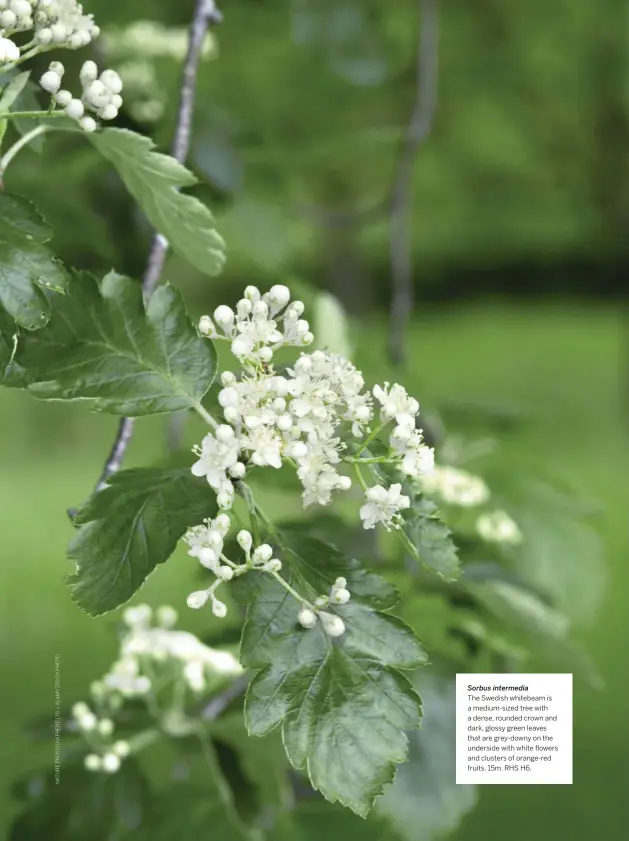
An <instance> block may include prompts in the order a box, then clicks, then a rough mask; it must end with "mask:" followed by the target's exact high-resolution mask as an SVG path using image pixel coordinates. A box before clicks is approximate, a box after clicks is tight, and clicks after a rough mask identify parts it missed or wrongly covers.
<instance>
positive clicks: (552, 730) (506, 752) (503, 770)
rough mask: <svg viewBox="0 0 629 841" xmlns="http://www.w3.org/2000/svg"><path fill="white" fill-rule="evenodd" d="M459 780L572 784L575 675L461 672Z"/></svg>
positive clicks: (458, 678) (458, 685)
mask: <svg viewBox="0 0 629 841" xmlns="http://www.w3.org/2000/svg"><path fill="white" fill-rule="evenodd" d="M456 782H457V784H459V783H480V784H481V785H482V784H485V785H488V784H489V785H491V784H493V785H527V784H536V785H540V784H542V785H571V784H572V675H570V674H567V675H564V674H559V675H557V674H552V675H544V674H532V675H527V674H517V675H514V674H472V675H457V676H456Z"/></svg>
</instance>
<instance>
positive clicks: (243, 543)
mask: <svg viewBox="0 0 629 841" xmlns="http://www.w3.org/2000/svg"><path fill="white" fill-rule="evenodd" d="M236 540H237V541H238V545H239V546H240V547H241V549H244V550H245V552H249V550H250V549H251V546H252V544H253V538H252V537H251V532H248V531H246V530H245V529H243V530H242V531H239V532H238V534H237V535H236Z"/></svg>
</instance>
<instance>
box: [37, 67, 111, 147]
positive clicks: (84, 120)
mask: <svg viewBox="0 0 629 841" xmlns="http://www.w3.org/2000/svg"><path fill="white" fill-rule="evenodd" d="M64 73H65V68H64V66H63V64H61V62H60V61H53V62H51V63H50V66H49V68H48V70H47V71H46V72H45V73H44V75H43V76H42V77H41V79H40V80H39V84H40V85H41V87H42V88H43V89H44V90H45V91H47V92H48V93H49V94H51V95H52V103H53V106H54V105H59V106H61V107H62V108H63V109H64V111H65V114H66V115H67V116H68V117H70V119H72V120H76V121H77V122H78V124H79V125H80V126H81V128H82V129H83V130H84V131H86V132H92V131H95V130H96V128H97V127H98V124H97V122H96V120H95V119H94V118H93V117H91V116H89V114H86V111H88V110H89V111H92V112H93V113H95V114H96V115H97V116H98V117H100V119H101V120H114V119H115V118H116V117H117V116H118V109H119V108H120V106H121V105H122V97H121V96H120V93H121V91H122V79H121V78H120V76H119V75H118V74H117V73H116V71H115V70H103V71H102V73H101V74H100V75H99V73H98V67H97V66H96V64H95V63H94V62H93V61H86V62H84V64H83V66H82V67H81V71H80V73H79V78H80V81H81V87H82V92H81V98H80V99H79V98H76V97H73V96H72V94H71V93H70V91H68V90H64V89H62V88H61V82H62V79H63V74H64Z"/></svg>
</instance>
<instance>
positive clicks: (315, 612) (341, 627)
mask: <svg viewBox="0 0 629 841" xmlns="http://www.w3.org/2000/svg"><path fill="white" fill-rule="evenodd" d="M349 600H350V592H349V590H348V589H347V580H346V579H345V578H337V579H336V581H335V582H334V584H333V585H332V587H331V589H330V594H329V595H328V596H319V597H318V598H317V599H315V602H314V605H312V607H310V606H308V605H306V604H305V605H304V606H303V607H302V609H301V610H300V611H299V613H298V614H297V621H298V622H299V624H300V625H301V626H302V628H314V627H315V625H316V624H317V620H320V621H321V627H322V628H323V630H324V632H325V633H326V634H327V635H328V636H329V637H340V636H341V635H342V634H344V633H345V623H344V622H343V620H342V619H341V617H340V616H336V614H334V613H329V612H328V611H327V610H323V608H325V607H327V606H328V605H330V604H334V605H339V604H347V602H348V601H349Z"/></svg>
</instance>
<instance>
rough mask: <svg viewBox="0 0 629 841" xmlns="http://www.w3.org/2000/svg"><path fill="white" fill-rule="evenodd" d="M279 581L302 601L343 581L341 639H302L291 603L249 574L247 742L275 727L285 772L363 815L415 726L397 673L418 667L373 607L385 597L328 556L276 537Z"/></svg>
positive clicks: (410, 698)
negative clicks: (301, 774)
mask: <svg viewBox="0 0 629 841" xmlns="http://www.w3.org/2000/svg"><path fill="white" fill-rule="evenodd" d="M278 544H279V550H278V551H279V552H280V557H281V558H282V562H283V564H284V567H283V575H284V576H285V578H286V580H287V581H288V583H289V584H290V585H291V586H292V587H293V588H294V589H296V590H297V592H299V593H300V594H303V595H304V596H305V597H307V598H308V599H309V600H313V599H314V598H315V597H316V596H317V595H321V594H322V593H327V592H328V591H329V588H330V587H331V585H332V584H333V582H334V580H335V579H336V578H337V577H338V576H339V575H343V576H344V577H346V578H347V580H348V587H349V589H350V591H351V592H352V599H351V601H350V602H349V603H347V604H346V605H343V606H342V607H340V606H339V607H337V608H335V609H334V610H335V612H336V613H338V615H339V616H341V617H342V619H343V621H344V623H345V626H346V632H345V633H344V634H343V635H342V636H341V637H338V638H335V639H334V640H333V639H331V638H330V637H328V636H327V635H326V634H325V633H324V632H323V630H322V628H321V626H320V623H318V624H317V625H316V626H315V627H314V628H312V629H310V630H307V631H306V630H304V629H303V628H302V627H301V626H300V625H299V624H298V622H297V613H298V610H299V607H300V605H299V603H297V602H296V600H295V599H294V598H293V596H291V595H289V594H288V593H287V592H286V590H285V589H284V588H283V587H281V586H280V585H279V584H278V583H277V582H276V581H274V580H273V579H272V578H271V577H270V576H268V575H265V574H263V573H261V574H251V573H250V574H249V575H248V576H247V578H249V579H250V583H249V597H250V598H252V602H251V603H250V605H249V609H248V612H247V621H246V623H245V628H244V630H243V639H242V646H241V659H242V661H243V663H244V664H245V665H247V666H252V667H254V668H258V669H261V671H260V672H259V674H258V675H257V676H256V677H255V678H254V680H253V681H252V683H251V684H250V686H249V690H248V692H247V698H246V708H245V713H246V721H247V727H248V729H249V732H250V733H251V734H252V735H263V734H265V733H268V732H269V731H271V730H272V729H273V728H274V727H276V726H278V725H281V727H282V735H283V740H284V747H285V748H286V752H287V754H288V757H289V759H290V761H291V762H292V764H293V765H294V766H295V767H296V768H298V769H305V770H307V773H308V776H309V778H310V781H311V783H312V785H313V786H314V787H315V788H316V789H318V790H319V791H321V793H322V794H323V795H324V796H325V797H326V798H327V799H328V800H331V801H337V800H338V801H340V802H341V803H343V804H344V805H346V806H349V807H350V808H352V809H353V810H354V811H355V812H357V813H358V814H360V815H363V816H364V815H366V814H367V812H368V811H369V809H370V808H371V806H372V804H373V801H374V798H375V797H376V796H377V795H378V794H380V793H381V791H382V789H383V786H384V785H385V784H386V783H388V782H390V781H391V780H392V779H393V776H394V763H397V762H402V761H404V759H405V756H406V747H407V739H406V736H405V734H404V732H403V731H404V730H406V729H410V728H413V727H417V726H419V722H420V718H421V705H420V699H419V697H418V696H417V695H416V694H415V692H414V691H413V689H412V687H411V685H410V683H409V681H408V679H407V678H406V677H405V676H404V675H403V674H402V673H401V671H400V669H411V668H415V667H416V666H418V665H420V664H421V663H423V662H425V659H426V655H425V653H424V651H423V649H422V647H421V645H420V644H419V642H418V640H417V638H416V637H415V635H414V634H413V632H412V631H411V629H410V628H409V627H408V626H407V625H405V624H404V623H403V622H402V621H401V620H399V619H397V618H396V617H393V616H389V615H387V614H386V613H382V612H379V611H378V610H376V609H375V607H385V606H386V607H390V606H391V603H392V597H393V589H392V588H391V587H390V585H388V584H386V582H384V581H382V579H380V578H378V576H375V575H372V574H369V573H365V572H362V571H361V570H360V568H359V567H358V566H357V564H356V562H355V561H351V560H349V559H344V558H343V556H342V555H341V554H340V553H339V552H337V551H336V550H335V549H334V548H333V547H331V546H327V545H326V544H325V543H323V542H321V541H318V540H315V539H314V538H304V537H302V536H301V535H297V534H288V533H280V534H278Z"/></svg>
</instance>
